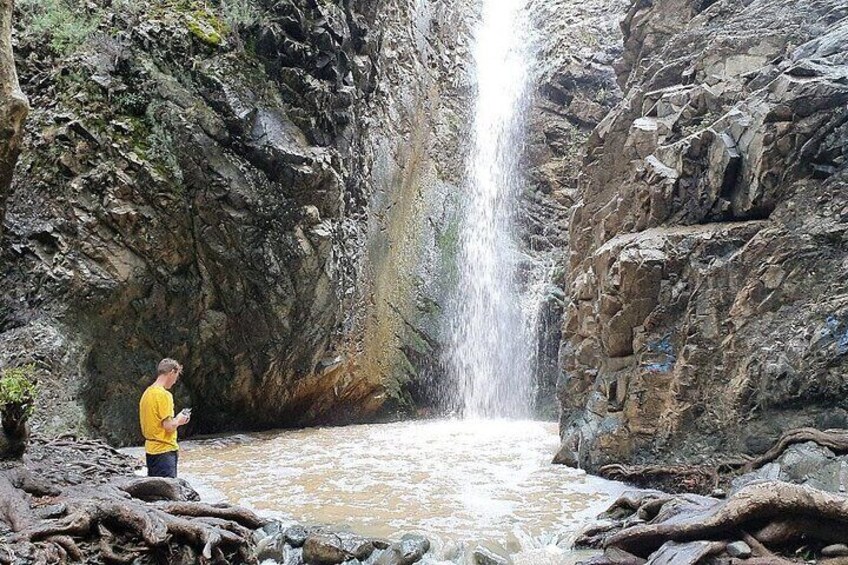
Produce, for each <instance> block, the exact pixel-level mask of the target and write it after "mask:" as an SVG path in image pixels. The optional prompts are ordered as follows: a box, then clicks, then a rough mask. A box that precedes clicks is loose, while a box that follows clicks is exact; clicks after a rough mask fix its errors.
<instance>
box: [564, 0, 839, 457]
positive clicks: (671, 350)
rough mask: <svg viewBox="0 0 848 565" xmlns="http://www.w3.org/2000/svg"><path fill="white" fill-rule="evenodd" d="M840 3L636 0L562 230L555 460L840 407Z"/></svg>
mask: <svg viewBox="0 0 848 565" xmlns="http://www.w3.org/2000/svg"><path fill="white" fill-rule="evenodd" d="M846 17H848V6H846V5H845V4H844V3H842V2H836V1H824V0H820V1H813V2H804V3H798V2H784V1H781V0H754V1H745V2H743V1H735V0H720V1H717V2H700V1H697V2H696V1H690V0H656V1H654V2H646V1H643V0H637V1H634V2H632V3H631V6H630V9H629V12H628V14H627V16H626V18H625V19H624V21H623V24H622V29H623V31H624V48H625V49H624V52H623V56H622V57H621V58H620V59H619V60H618V61H617V62H616V63H615V68H616V71H617V73H618V79H619V83H620V84H621V86H622V88H623V89H624V93H625V94H624V99H623V101H622V102H621V103H620V104H619V105H618V106H617V107H616V108H615V109H614V110H613V111H612V112H611V113H610V114H609V115H608V116H606V117H605V118H604V119H603V121H602V122H601V123H600V124H599V125H598V126H597V127H596V128H595V129H594V131H593V132H592V134H591V137H590V139H589V141H588V144H587V155H586V160H585V167H584V176H583V177H582V178H581V181H580V184H579V200H578V202H577V204H576V206H575V208H574V210H573V216H572V221H571V224H570V233H569V246H570V247H569V253H570V260H569V266H568V276H567V282H568V296H567V299H566V307H565V316H564V321H563V326H562V335H563V341H562V345H561V348H560V360H561V368H562V374H561V378H560V382H559V383H558V395H559V399H560V403H561V406H562V418H561V432H562V436H563V447H562V450H561V452H560V454H559V455H558V457H557V460H558V461H561V462H564V463H568V464H571V465H580V466H582V467H586V468H589V469H596V468H598V467H599V466H601V465H603V464H605V463H609V462H631V461H643V462H644V461H651V462H654V461H657V460H661V461H662V460H666V461H669V460H693V459H698V458H702V457H708V456H711V455H715V454H716V453H727V452H732V453H736V452H748V453H756V452H759V451H761V450H763V449H765V448H766V447H767V446H769V445H770V444H771V441H772V440H774V439H775V438H776V437H777V436H778V435H779V433H780V432H781V431H784V430H786V429H789V428H791V427H793V426H801V425H814V426H818V427H824V428H827V427H834V426H845V425H846V424H848V412H846V409H848V404H846V398H848V397H847V396H846V394H845V393H846V388H848V380H846V377H845V374H846V371H845V367H846V353H848V346H846V336H845V333H846V329H848V293H846V290H845V285H844V281H845V280H846V279H845V277H846V275H848V262H846V257H848V255H846V245H848V232H846V228H848V199H846V190H845V189H846V181H848V175H846V162H845V156H846V155H845V154H846V151H848V130H847V129H846V125H845V124H846V121H847V120H848V106H846V103H848V66H846V63H848V60H846V57H845V53H846V52H848V19H846Z"/></svg>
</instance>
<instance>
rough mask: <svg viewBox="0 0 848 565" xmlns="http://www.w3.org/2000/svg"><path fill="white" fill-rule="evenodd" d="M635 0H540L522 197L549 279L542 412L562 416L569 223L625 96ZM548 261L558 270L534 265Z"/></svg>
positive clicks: (540, 352)
mask: <svg viewBox="0 0 848 565" xmlns="http://www.w3.org/2000/svg"><path fill="white" fill-rule="evenodd" d="M627 5H628V3H627V1H626V0H620V1H613V2H607V1H601V0H592V1H586V2H571V1H568V0H534V1H533V2H531V3H530V4H529V10H530V12H531V14H532V15H533V24H534V26H535V28H536V30H537V36H536V40H535V47H536V55H535V57H536V72H537V75H536V91H535V93H534V96H533V103H532V106H531V108H530V111H529V115H528V123H527V147H526V150H525V163H524V165H525V167H526V169H527V190H526V192H525V193H524V194H523V196H522V199H521V201H520V207H521V212H520V216H519V224H520V226H521V236H522V247H523V249H522V250H523V251H524V253H525V254H526V256H527V257H528V259H527V261H526V263H527V264H526V265H523V266H522V271H523V272H525V273H527V274H526V277H525V278H527V279H531V280H532V279H533V278H549V279H550V281H549V282H550V284H549V285H548V288H547V289H546V291H545V293H544V296H543V297H542V304H541V307H540V312H539V321H538V332H537V335H538V346H537V372H536V382H537V396H536V405H537V408H538V411H539V413H540V415H542V416H544V417H552V418H553V417H555V416H556V414H557V413H558V410H559V407H558V406H557V405H556V393H555V389H556V381H557V375H558V373H559V370H560V368H559V346H560V342H561V340H562V327H561V326H562V324H561V320H562V316H563V309H564V306H565V300H564V299H565V297H566V295H567V290H568V288H567V287H568V282H567V265H568V255H567V253H566V252H565V251H566V250H567V249H568V239H569V233H568V226H569V221H570V215H571V211H572V209H573V207H574V205H575V204H576V202H577V201H578V199H579V190H578V177H579V175H580V172H581V169H582V164H583V148H584V146H585V143H586V141H587V139H588V138H589V135H590V134H591V132H592V130H593V129H594V128H595V127H596V126H597V125H598V124H599V123H600V122H601V120H602V119H603V118H604V116H606V115H607V114H608V113H609V112H610V110H612V108H613V107H614V106H615V105H616V104H617V103H618V102H619V101H620V100H621V89H620V88H619V86H618V84H617V83H616V74H615V70H614V68H613V66H612V65H613V62H614V61H615V60H616V59H617V58H618V57H619V56H620V55H621V49H622V47H621V43H622V36H621V30H620V29H619V26H618V22H619V21H620V20H621V19H622V18H623V17H624V14H625V13H626V12H627ZM539 264H547V265H548V267H547V268H548V269H549V270H551V266H552V267H553V268H552V271H553V274H552V275H550V274H548V273H546V272H539V271H538V270H536V271H535V272H534V268H538V267H536V266H537V265H539Z"/></svg>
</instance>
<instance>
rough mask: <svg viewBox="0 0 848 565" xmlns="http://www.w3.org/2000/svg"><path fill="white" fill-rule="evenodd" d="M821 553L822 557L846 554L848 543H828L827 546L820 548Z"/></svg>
mask: <svg viewBox="0 0 848 565" xmlns="http://www.w3.org/2000/svg"><path fill="white" fill-rule="evenodd" d="M821 554H822V556H823V557H843V556H848V545H845V544H844V543H836V544H833V545H828V546H827V547H825V548H824V549H822V550H821Z"/></svg>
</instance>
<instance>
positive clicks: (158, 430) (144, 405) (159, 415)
mask: <svg viewBox="0 0 848 565" xmlns="http://www.w3.org/2000/svg"><path fill="white" fill-rule="evenodd" d="M138 415H139V420H141V435H143V436H144V439H145V442H144V451H146V452H147V453H149V454H150V455H158V454H159V453H167V452H169V451H177V450H178V449H179V446H178V445H177V430H174V431H173V432H169V431H168V430H166V429H165V428H164V427H163V426H162V422H163V421H165V420H167V419H168V418H173V417H174V397H173V396H171V393H170V392H168V391H167V390H165V387H162V386H159V385H150V386H149V387H147V390H145V391H144V394H142V395H141V402H139V404H138Z"/></svg>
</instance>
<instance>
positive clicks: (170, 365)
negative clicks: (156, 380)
mask: <svg viewBox="0 0 848 565" xmlns="http://www.w3.org/2000/svg"><path fill="white" fill-rule="evenodd" d="M182 368H183V366H182V365H180V364H179V363H177V362H176V361H174V360H173V359H170V358H168V359H162V360H161V361H159V366H158V367H157V368H156V376H159V375H165V374H167V373H170V372H171V371H174V370H176V371H181V370H182Z"/></svg>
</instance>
